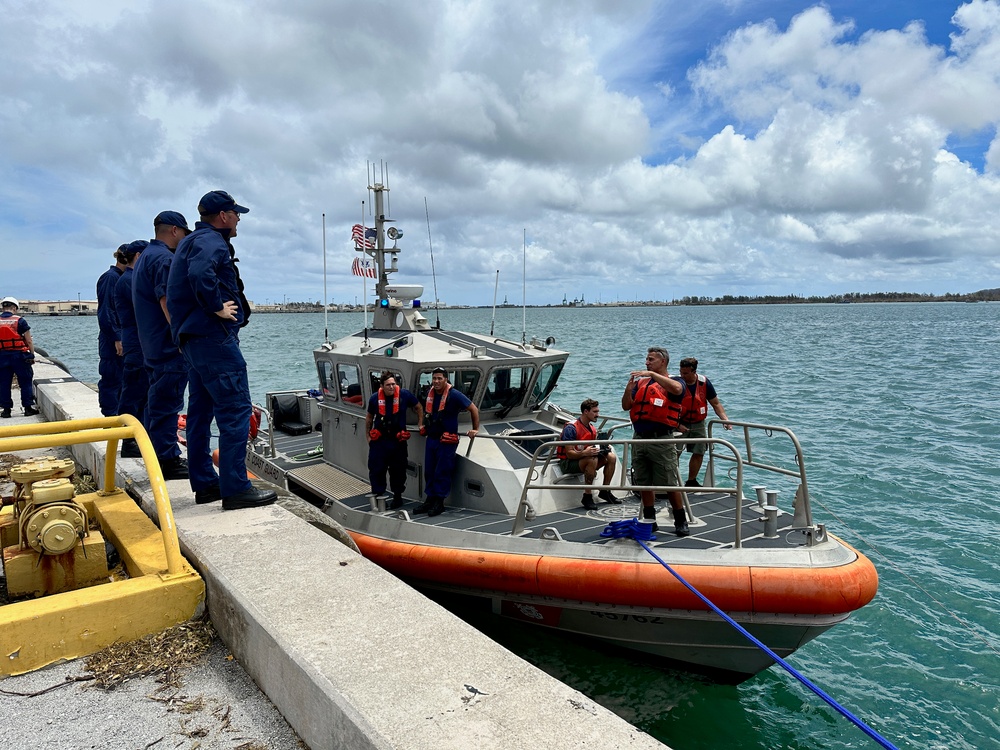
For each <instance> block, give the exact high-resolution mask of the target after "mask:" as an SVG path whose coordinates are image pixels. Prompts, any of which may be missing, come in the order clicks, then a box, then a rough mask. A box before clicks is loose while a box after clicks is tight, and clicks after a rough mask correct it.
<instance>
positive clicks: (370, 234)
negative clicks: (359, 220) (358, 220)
mask: <svg viewBox="0 0 1000 750" xmlns="http://www.w3.org/2000/svg"><path fill="white" fill-rule="evenodd" d="M351 239H352V240H354V244H355V245H357V246H358V247H367V248H373V247H375V229H374V228H368V227H364V226H362V225H361V224H355V225H354V226H353V227H351Z"/></svg>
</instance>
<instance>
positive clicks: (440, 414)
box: [413, 367, 479, 516]
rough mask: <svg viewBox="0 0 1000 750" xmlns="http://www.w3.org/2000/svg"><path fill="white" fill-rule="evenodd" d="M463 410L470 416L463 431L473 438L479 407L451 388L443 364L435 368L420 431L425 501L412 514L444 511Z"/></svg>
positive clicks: (477, 422)
mask: <svg viewBox="0 0 1000 750" xmlns="http://www.w3.org/2000/svg"><path fill="white" fill-rule="evenodd" d="M463 411H467V412H469V415H470V416H471V417H472V429H471V430H469V431H468V432H467V433H465V434H466V435H468V436H469V437H470V438H474V437H475V436H476V434H477V433H478V432H479V409H478V408H476V405H475V404H474V403H472V402H471V401H469V399H468V398H467V397H466V396H465V394H464V393H462V392H461V391H460V390H458V389H457V388H452V386H451V383H449V382H448V373H447V372H446V371H445V369H444V368H443V367H437V368H435V369H434V372H433V373H431V387H430V390H428V391H427V403H425V404H424V429H423V430H422V431H421V433H420V434H421V435H424V434H426V436H427V445H426V447H425V449H424V480H425V482H426V490H425V491H426V494H427V500H426V501H425V502H424V503H423V504H421V505H418V506H417V507H416V508H414V509H413V512H414V513H426V514H427V515H429V516H436V515H438V514H440V513H442V512H443V511H444V499H445V498H446V497H447V496H448V493H450V492H451V477H452V474H453V473H454V471H455V452H456V451H457V450H458V415H459V414H461V413H462V412H463Z"/></svg>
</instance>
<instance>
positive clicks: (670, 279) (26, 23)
mask: <svg viewBox="0 0 1000 750" xmlns="http://www.w3.org/2000/svg"><path fill="white" fill-rule="evenodd" d="M998 121H1000V0H973V1H972V2H968V3H964V4H958V3H954V2H949V1H948V0H934V1H933V2H930V1H928V0H914V1H912V2H898V1H897V0H868V1H867V2H860V1H857V0H843V1H831V2H827V3H823V4H809V3H807V2H786V1H785V0H775V1H773V2H761V1H754V0H699V2H697V3H692V2H690V1H689V0H684V1H683V2H681V1H675V0H659V1H657V0H572V1H570V0H541V1H540V2H535V1H533V0H518V2H516V3H512V2H510V0H504V1H503V2H494V1H493V0H465V1H461V0H423V2H420V3H415V2H411V1H407V0H367V1H366V2H344V1H342V0H285V1H284V2H281V3H278V2H263V1H260V0H233V1H230V0H216V2H213V3H203V2H197V3H195V2H190V1H189V0H172V1H171V2H169V3H168V2H153V1H151V0H147V1H143V0H127V1H123V0H99V2H98V0H44V1H38V0H8V1H7V2H6V3H4V19H3V22H2V23H0V175H2V179H0V257H2V258H3V261H2V265H3V272H2V273H0V295H8V294H10V295H13V296H15V297H18V298H20V299H22V300H24V299H76V297H77V296H78V295H81V296H82V297H83V298H84V299H87V298H93V297H94V296H95V295H94V286H95V283H96V279H97V277H98V276H99V275H100V274H101V273H102V272H103V271H104V270H105V269H106V268H107V267H108V265H110V264H111V262H112V254H113V252H114V250H115V248H117V247H118V246H119V245H120V244H121V243H123V242H128V241H131V240H134V239H149V238H150V237H151V236H152V219H153V217H154V216H155V215H156V214H157V213H159V212H160V211H162V210H168V209H169V210H177V211H180V212H181V213H183V214H184V215H185V216H186V217H187V219H188V221H189V223H191V224H192V225H193V223H194V221H195V220H197V216H196V213H197V211H196V206H197V204H198V199H199V198H200V197H201V196H202V195H203V194H204V193H206V192H208V191H210V190H215V189H222V190H227V191H229V192H230V193H231V194H232V195H233V196H234V197H235V198H236V200H237V201H238V202H239V203H241V204H243V205H245V206H248V207H249V208H250V213H249V214H247V215H246V216H244V217H243V220H242V221H241V223H240V227H239V236H238V237H237V238H236V240H235V241H234V244H235V246H236V248H237V253H238V256H239V258H240V268H241V272H242V275H243V278H244V281H245V282H246V286H247V295H248V297H249V298H250V299H252V300H253V301H254V302H257V303H261V304H267V303H272V304H273V303H275V302H283V301H285V300H288V301H291V300H303V301H305V300H309V301H320V300H323V299H324V298H325V299H327V300H328V301H331V302H334V303H338V302H347V303H353V302H355V301H360V300H361V299H363V298H364V296H365V294H366V292H365V286H364V282H363V280H362V279H360V278H357V277H353V276H351V275H350V268H351V262H352V260H353V259H354V257H355V252H354V249H353V244H352V242H351V226H352V225H353V224H355V223H360V222H362V221H365V223H367V224H368V225H371V224H372V219H371V217H370V215H369V207H370V200H369V197H368V192H367V186H368V183H369V179H368V174H369V166H368V165H369V164H372V165H374V169H375V170H376V173H377V176H378V179H379V180H380V181H385V182H386V183H387V184H388V186H389V188H390V193H389V201H390V203H389V208H390V211H389V214H390V216H391V218H392V219H393V220H394V221H395V225H396V226H397V227H398V228H399V229H400V230H402V231H403V234H404V236H403V238H402V239H401V240H400V241H399V246H400V247H401V248H402V251H401V252H400V255H399V267H400V269H401V270H400V272H399V273H398V274H395V275H394V276H393V277H392V278H391V281H393V282H394V283H414V284H423V285H424V287H425V293H424V297H423V299H424V300H425V301H429V300H431V299H433V298H434V296H435V293H434V288H435V285H436V288H437V295H436V296H437V298H438V299H440V301H441V302H442V303H445V304H474V305H475V304H482V305H488V304H490V303H491V302H492V300H493V296H494V291H496V294H497V296H498V301H500V302H502V301H503V300H504V298H506V299H507V300H508V302H509V303H511V304H521V303H522V302H526V303H527V304H529V305H535V304H549V303H552V304H557V303H559V302H561V301H562V299H563V298H564V297H565V298H567V299H571V300H572V299H576V298H582V299H585V300H586V301H588V302H598V301H600V302H612V301H616V300H619V301H632V300H670V299H680V298H683V297H686V296H696V297H704V296H708V297H720V296H723V295H750V296H760V295H787V294H796V295H802V296H810V295H820V296H826V295H836V294H842V293H847V292H879V291H907V292H920V293H930V294H944V293H948V292H952V293H965V292H971V291H976V290H978V289H984V288H993V287H1000V261H998V256H997V247H998V241H1000V216H998V212H997V204H998V198H1000V139H998V137H997V123H998ZM324 217H325V218H324ZM324 225H325V232H324ZM324 244H325V248H326V252H325V254H324ZM324 263H325V265H326V268H327V273H326V277H325V281H326V283H325V289H324ZM498 272H499V273H498ZM432 274H433V275H432ZM435 282H436V284H435ZM368 288H369V292H370V284H369V287H368ZM522 289H524V290H526V292H525V293H524V294H523V295H522Z"/></svg>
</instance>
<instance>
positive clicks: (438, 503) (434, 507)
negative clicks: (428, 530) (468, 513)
mask: <svg viewBox="0 0 1000 750" xmlns="http://www.w3.org/2000/svg"><path fill="white" fill-rule="evenodd" d="M442 513H444V498H443V497H435V498H434V502H433V503H432V504H431V507H430V508H428V509H427V515H428V516H440V515H441V514H442Z"/></svg>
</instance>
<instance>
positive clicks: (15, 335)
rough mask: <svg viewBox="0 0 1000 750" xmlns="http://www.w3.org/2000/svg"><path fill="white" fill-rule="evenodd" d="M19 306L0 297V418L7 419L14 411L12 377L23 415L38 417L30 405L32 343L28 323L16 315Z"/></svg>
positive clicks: (13, 300)
mask: <svg viewBox="0 0 1000 750" xmlns="http://www.w3.org/2000/svg"><path fill="white" fill-rule="evenodd" d="M20 307H21V303H20V302H18V301H17V300H16V299H14V298H13V297H4V298H3V300H2V301H0V309H2V312H0V409H2V411H0V417H3V418H4V419H10V410H11V409H13V408H14V398H13V396H12V395H11V388H12V387H13V385H14V376H15V375H17V384H18V386H20V388H21V408H22V409H24V416H26V417H31V416H34V415H35V414H38V409H36V408H35V407H34V406H33V404H34V402H35V388H34V383H33V382H32V381H33V379H34V377H35V375H34V372H32V369H31V366H32V365H33V364H35V342H34V341H32V339H31V326H29V325H28V321H26V320H25V319H24V318H22V317H21V316H20V315H18V314H17V311H18V309H19V308H20Z"/></svg>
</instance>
